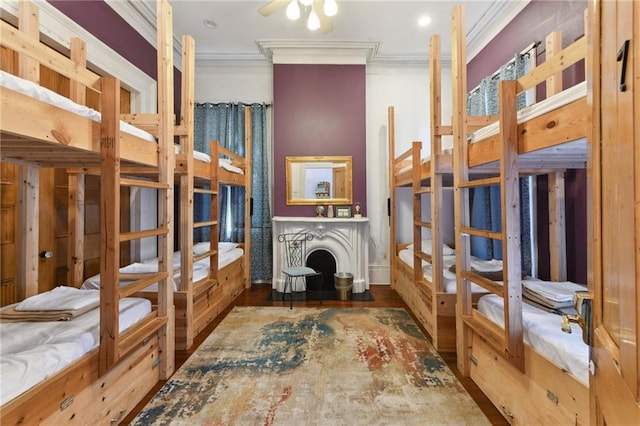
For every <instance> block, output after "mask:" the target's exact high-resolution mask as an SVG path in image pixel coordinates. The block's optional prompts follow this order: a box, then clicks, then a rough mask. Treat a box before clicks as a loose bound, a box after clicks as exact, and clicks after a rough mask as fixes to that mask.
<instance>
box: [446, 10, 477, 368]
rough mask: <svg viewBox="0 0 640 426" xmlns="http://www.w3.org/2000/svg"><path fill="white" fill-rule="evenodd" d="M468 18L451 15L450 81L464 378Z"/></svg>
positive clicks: (458, 12) (458, 343)
mask: <svg viewBox="0 0 640 426" xmlns="http://www.w3.org/2000/svg"><path fill="white" fill-rule="evenodd" d="M464 31H465V19H464V10H463V9H462V6H456V7H455V8H454V9H453V12H452V15H451V60H452V63H451V74H452V75H451V80H452V84H451V86H452V88H453V119H452V122H451V126H452V131H453V170H454V173H453V182H454V216H455V228H456V232H455V241H456V280H457V284H456V285H457V294H458V297H457V304H456V348H457V355H458V357H457V358H458V369H459V370H460V372H461V373H462V374H463V375H464V376H468V375H469V369H470V367H469V357H470V355H471V352H470V350H471V338H472V332H471V329H470V328H469V327H467V326H466V325H465V323H464V322H463V318H464V317H469V316H471V313H472V304H471V289H470V286H469V284H470V283H469V282H468V280H466V279H465V278H463V277H462V275H461V271H466V270H467V269H468V268H469V265H470V250H471V249H470V241H469V236H468V235H467V234H463V233H462V232H461V229H462V228H466V227H469V225H470V223H471V222H470V218H469V195H468V193H469V191H468V189H467V188H463V187H462V185H461V184H462V183H463V182H466V181H467V180H468V179H469V167H468V155H469V154H468V149H467V123H466V119H465V117H466V115H467V98H466V95H467V93H466V87H467V69H466V68H467V64H466V62H465V58H466V57H467V54H466V46H465V33H464Z"/></svg>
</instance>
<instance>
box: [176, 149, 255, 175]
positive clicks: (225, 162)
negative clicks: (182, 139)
mask: <svg viewBox="0 0 640 426" xmlns="http://www.w3.org/2000/svg"><path fill="white" fill-rule="evenodd" d="M174 149H175V153H176V154H179V153H180V152H181V151H182V147H181V146H180V145H178V144H176V145H174ZM193 158H195V159H196V160H200V161H202V162H204V163H211V156H210V155H209V154H207V153H206V152H200V151H195V150H194V151H193ZM218 167H222V168H223V169H225V170H227V171H230V172H231V173H237V174H240V175H243V174H244V170H242V169H241V168H240V167H236V166H234V165H233V164H232V163H231V160H229V159H228V158H219V159H218Z"/></svg>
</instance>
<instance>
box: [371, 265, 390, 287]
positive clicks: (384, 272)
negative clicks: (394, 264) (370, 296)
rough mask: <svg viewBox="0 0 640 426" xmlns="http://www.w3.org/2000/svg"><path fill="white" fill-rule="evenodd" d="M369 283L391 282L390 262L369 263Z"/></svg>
mask: <svg viewBox="0 0 640 426" xmlns="http://www.w3.org/2000/svg"><path fill="white" fill-rule="evenodd" d="M369 283H370V284H373V285H377V284H387V285H389V284H391V269H390V267H389V265H388V264H376V265H371V264H370V265H369Z"/></svg>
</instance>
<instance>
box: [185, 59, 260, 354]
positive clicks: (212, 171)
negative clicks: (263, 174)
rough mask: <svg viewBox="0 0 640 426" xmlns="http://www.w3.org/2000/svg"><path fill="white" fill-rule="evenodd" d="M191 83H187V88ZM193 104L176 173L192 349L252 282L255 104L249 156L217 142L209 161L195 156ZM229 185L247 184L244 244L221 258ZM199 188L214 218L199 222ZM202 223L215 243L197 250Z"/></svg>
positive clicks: (187, 340)
mask: <svg viewBox="0 0 640 426" xmlns="http://www.w3.org/2000/svg"><path fill="white" fill-rule="evenodd" d="M183 63H184V62H183ZM183 72H184V71H183ZM191 81H193V80H192V79H191ZM185 87H186V86H185V85H184V84H183V93H185ZM186 93H193V92H192V91H191V92H189V91H187V92H186ZM193 107H194V105H193V97H191V102H189V101H187V102H186V103H183V105H182V110H183V111H184V112H185V113H184V118H183V123H185V124H186V128H187V134H185V135H183V136H182V137H181V138H180V144H181V150H180V152H181V154H179V155H178V156H177V158H176V176H179V177H180V217H181V219H180V259H181V261H180V285H179V289H178V290H177V291H176V293H175V304H176V348H177V349H188V348H190V347H191V345H192V344H193V339H194V337H195V336H197V335H198V333H200V332H201V331H202V330H203V329H204V328H205V327H206V326H207V325H208V324H209V323H210V322H211V321H213V320H214V319H215V318H216V317H217V316H218V315H219V314H220V313H221V312H222V311H223V310H224V309H225V308H226V307H227V306H229V305H230V304H231V303H232V302H233V300H235V298H236V297H237V296H238V295H239V294H240V293H241V292H242V291H243V290H244V289H245V288H247V287H249V286H250V285H251V280H250V273H251V266H250V258H251V256H250V254H251V243H250V242H251V227H250V224H251V216H250V206H251V143H252V139H251V109H250V108H246V109H245V156H244V157H242V156H240V155H238V154H236V153H233V152H231V151H230V150H228V149H226V148H224V147H221V146H220V144H219V143H218V142H217V141H212V142H210V144H209V146H210V149H209V152H210V154H209V159H208V160H205V161H203V160H199V159H196V158H195V156H194V148H193V146H194V145H193V111H194V109H193ZM225 185H230V186H242V187H244V190H245V216H244V221H245V223H244V230H245V232H244V243H243V244H240V245H239V246H240V247H241V248H242V254H241V255H240V256H239V257H238V258H236V259H235V260H233V261H231V262H230V263H228V262H226V261H224V262H222V263H221V260H222V259H221V256H222V255H223V253H222V252H221V250H219V241H218V240H219V220H218V219H219V214H218V210H219V209H218V206H219V198H218V195H219V188H220V187H221V186H225ZM194 193H200V194H207V195H208V196H209V200H210V212H211V217H210V218H209V220H206V221H201V222H194V217H193V205H194V202H193V197H194ZM198 227H209V230H210V235H209V241H210V243H209V244H208V245H206V246H207V247H206V248H205V249H204V250H194V242H193V241H194V238H193V234H194V232H193V230H194V228H198ZM199 245H202V244H199ZM207 258H208V273H207V274H206V276H196V277H194V271H193V267H194V264H196V262H202V261H203V260H206V259H207ZM220 265H223V266H221V267H219V266H220Z"/></svg>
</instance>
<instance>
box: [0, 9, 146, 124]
mask: <svg viewBox="0 0 640 426" xmlns="http://www.w3.org/2000/svg"><path fill="white" fill-rule="evenodd" d="M32 1H33V3H34V4H35V5H36V6H37V7H38V9H39V10H40V32H41V33H42V34H43V35H44V36H46V37H48V38H50V39H51V40H52V41H54V42H55V43H58V44H59V45H61V46H63V47H64V48H65V49H69V46H70V40H71V38H72V37H79V38H81V39H82V40H84V41H85V43H86V44H87V61H88V62H89V63H90V64H91V65H93V66H94V67H95V68H97V69H98V70H99V72H103V73H108V74H111V75H116V76H118V78H119V79H120V81H121V83H122V85H123V87H125V88H126V89H127V90H130V91H131V92H132V93H131V100H132V105H131V107H132V111H133V112H155V111H156V108H157V90H156V82H155V80H154V79H153V78H151V77H149V76H148V75H147V74H146V73H144V72H143V71H142V70H140V69H139V68H136V67H135V66H134V65H133V64H131V62H129V61H127V60H126V59H125V58H124V57H122V56H120V55H119V54H118V53H116V52H115V51H113V50H112V49H111V48H109V47H108V46H107V45H106V44H104V43H103V42H102V41H100V40H99V39H97V38H96V37H94V36H93V35H92V34H91V33H89V32H88V31H86V30H85V29H84V28H82V27H81V26H80V25H78V24H76V23H75V22H74V21H73V20H71V19H70V18H69V17H67V16H66V15H65V14H64V13H62V12H60V11H59V10H58V9H56V8H55V7H54V6H53V5H51V4H50V3H48V2H46V1H44V0H32ZM1 4H2V9H3V10H4V11H6V12H8V13H10V14H11V15H13V16H17V14H18V0H3V1H2V3H1Z"/></svg>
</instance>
